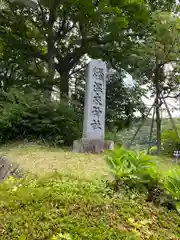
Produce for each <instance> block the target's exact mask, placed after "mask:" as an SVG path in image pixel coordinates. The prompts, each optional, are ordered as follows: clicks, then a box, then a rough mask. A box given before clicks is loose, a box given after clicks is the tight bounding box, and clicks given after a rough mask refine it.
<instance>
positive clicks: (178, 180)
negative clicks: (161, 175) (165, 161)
mask: <svg viewBox="0 0 180 240" xmlns="http://www.w3.org/2000/svg"><path fill="white" fill-rule="evenodd" d="M164 187H165V189H166V191H167V192H168V193H169V194H170V195H171V196H172V197H173V199H174V200H175V204H176V209H177V211H178V212H179V213H180V168H177V169H171V170H169V171H168V172H167V173H166V177H165V183H164Z"/></svg>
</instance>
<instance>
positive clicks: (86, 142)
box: [73, 138, 114, 153]
mask: <svg viewBox="0 0 180 240" xmlns="http://www.w3.org/2000/svg"><path fill="white" fill-rule="evenodd" d="M113 149H114V142H113V141H109V140H100V139H87V138H82V139H80V140H75V141H74V142H73V152H76V153H101V152H104V150H113Z"/></svg>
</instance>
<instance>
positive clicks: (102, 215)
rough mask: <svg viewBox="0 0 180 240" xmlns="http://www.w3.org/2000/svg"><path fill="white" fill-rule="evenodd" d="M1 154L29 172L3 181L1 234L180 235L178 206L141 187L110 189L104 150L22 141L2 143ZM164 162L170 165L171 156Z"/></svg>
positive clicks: (5, 238) (48, 237) (31, 237)
mask: <svg viewBox="0 0 180 240" xmlns="http://www.w3.org/2000/svg"><path fill="white" fill-rule="evenodd" d="M2 154H3V155H6V156H7V157H8V158H9V159H10V160H11V161H15V162H17V163H19V164H20V166H21V167H22V168H23V169H24V171H26V170H27V171H28V172H30V174H29V175H27V176H26V177H25V178H24V179H21V180H17V179H14V178H9V179H7V180H6V181H5V182H4V183H3V184H0V236H1V237H0V239H2V240H12V239H13V240H14V239H17V240H59V239H67V240H68V239H69V240H76V239H78V240H81V239H85V240H96V239H97V240H98V239H99V240H103V239H104V240H108V239H122V240H123V239H124V240H138V239H143V240H145V239H151V240H158V239H159V240H162V239H164V240H170V239H172V240H178V239H180V216H179V215H178V214H177V213H176V211H169V210H167V208H162V207H155V205H154V204H153V203H149V202H146V200H145V195H144V194H140V193H139V192H136V190H131V191H130V190H127V189H125V187H123V186H121V189H119V191H118V192H114V191H113V190H112V189H110V187H109V186H108V184H107V183H106V180H107V179H109V174H110V170H109V168H108V166H107V164H106V162H105V160H104V156H103V155H92V154H75V153H72V152H71V151H69V150H68V149H65V150H63V149H58V148H49V147H45V146H38V145H36V144H28V145H27V144H26V145H25V144H22V143H19V144H11V145H7V146H3V147H2V148H1V149H0V155H2ZM165 161H168V163H169V164H167V162H165ZM173 166H174V165H173ZM159 167H160V168H161V169H162V170H164V171H166V170H168V169H169V168H171V167H172V165H171V161H170V160H165V159H162V160H161V161H160V165H159Z"/></svg>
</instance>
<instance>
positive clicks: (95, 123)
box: [91, 119, 102, 130]
mask: <svg viewBox="0 0 180 240" xmlns="http://www.w3.org/2000/svg"><path fill="white" fill-rule="evenodd" d="M91 126H92V128H93V130H96V129H100V130H101V129H102V125H101V123H100V121H99V120H96V119H93V121H92V123H91Z"/></svg>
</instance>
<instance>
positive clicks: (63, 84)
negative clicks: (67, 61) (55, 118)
mask: <svg viewBox="0 0 180 240" xmlns="http://www.w3.org/2000/svg"><path fill="white" fill-rule="evenodd" d="M60 95H61V97H68V96H69V72H64V73H61V80H60Z"/></svg>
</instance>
